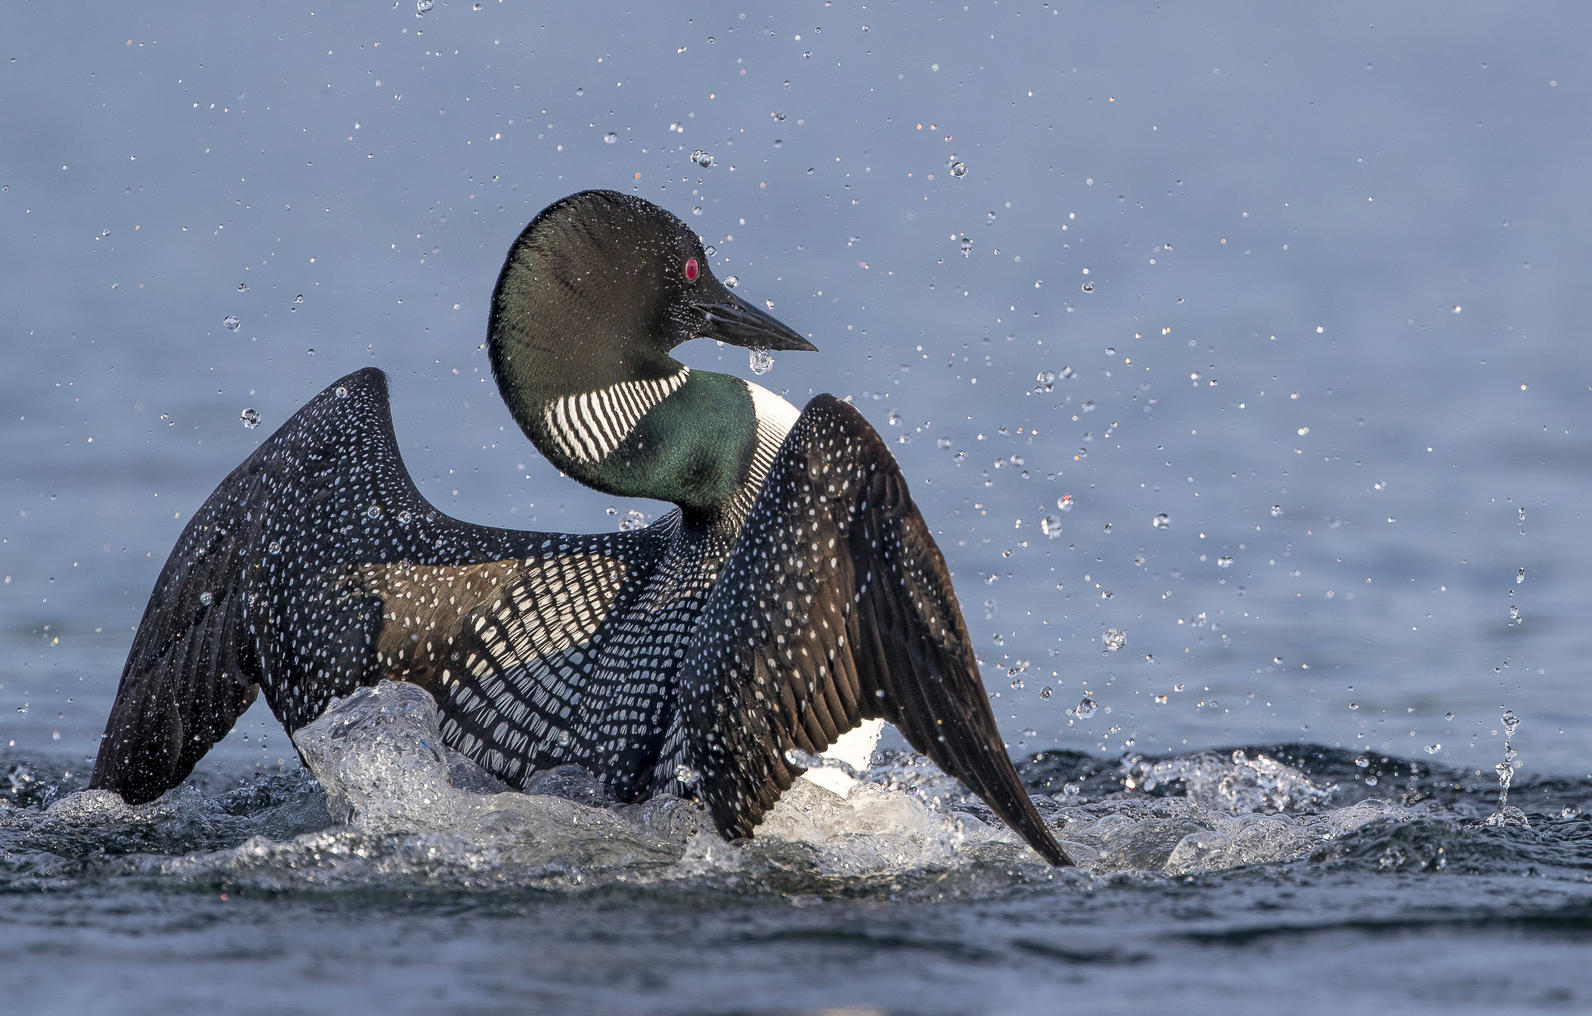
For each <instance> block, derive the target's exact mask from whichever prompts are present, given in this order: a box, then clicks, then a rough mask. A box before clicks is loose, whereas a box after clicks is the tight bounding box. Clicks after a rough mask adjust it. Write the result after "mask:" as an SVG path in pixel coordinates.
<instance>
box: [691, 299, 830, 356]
mask: <svg viewBox="0 0 1592 1016" xmlns="http://www.w3.org/2000/svg"><path fill="white" fill-rule="evenodd" d="M700 307H701V309H702V310H703V311H704V312H705V313H706V314H707V323H706V324H705V325H703V327H702V331H701V333H700V337H701V338H704V339H718V340H719V341H720V342H728V343H730V344H731V345H732V346H745V347H747V348H749V349H770V350H781V349H790V350H800V351H802V352H806V353H815V352H817V351H818V347H817V346H815V345H813V344H812V343H811V342H808V341H807V340H806V339H804V338H802V337H801V336H800V335H797V334H796V333H795V332H794V331H792V330H791V329H790V328H789V327H787V326H786V325H785V324H783V323H782V322H781V321H780V320H779V319H778V318H776V317H775V316H774V315H772V314H770V313H769V312H768V311H766V310H763V309H761V308H759V307H754V306H753V305H752V304H749V303H747V302H746V301H745V300H743V299H741V298H740V297H738V296H736V295H735V294H734V293H732V292H730V291H729V290H728V289H726V290H724V298H723V299H721V300H719V301H718V302H716V303H705V304H701V305H700Z"/></svg>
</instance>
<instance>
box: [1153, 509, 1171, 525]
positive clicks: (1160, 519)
mask: <svg viewBox="0 0 1592 1016" xmlns="http://www.w3.org/2000/svg"><path fill="white" fill-rule="evenodd" d="M1171 524H1172V519H1171V517H1170V516H1168V515H1167V514H1166V512H1162V513H1161V514H1159V515H1157V516H1156V517H1155V518H1153V519H1151V520H1150V525H1152V526H1154V527H1155V528H1157V529H1165V528H1166V527H1167V526H1170V525H1171Z"/></svg>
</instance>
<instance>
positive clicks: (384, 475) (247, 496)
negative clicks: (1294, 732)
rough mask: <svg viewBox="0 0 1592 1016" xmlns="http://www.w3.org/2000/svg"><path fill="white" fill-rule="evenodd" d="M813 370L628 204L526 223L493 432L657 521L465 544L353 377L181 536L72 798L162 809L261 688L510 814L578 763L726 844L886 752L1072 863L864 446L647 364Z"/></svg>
mask: <svg viewBox="0 0 1592 1016" xmlns="http://www.w3.org/2000/svg"><path fill="white" fill-rule="evenodd" d="M697 336H703V337H710V338H717V339H719V340H721V341H724V342H730V343H734V344H737V345H743V346H750V347H761V348H768V349H786V350H794V349H800V350H811V349H813V348H814V347H813V346H812V345H811V344H809V343H808V342H807V341H806V340H805V339H803V338H802V337H801V336H799V335H797V334H796V333H795V332H793V331H791V330H790V329H789V328H787V327H786V326H785V325H783V324H781V323H780V322H778V321H777V320H775V319H774V318H773V317H771V316H770V315H768V314H767V313H765V312H763V311H762V310H760V309H758V308H756V307H754V306H752V305H750V304H748V303H746V302H745V301H743V300H741V299H740V298H739V297H737V296H735V295H734V294H733V293H731V292H730V291H729V290H728V289H727V288H725V286H724V285H723V284H722V283H720V282H719V281H718V280H717V279H716V278H714V277H713V275H712V273H711V271H710V270H709V268H708V263H707V255H706V253H705V252H704V249H703V247H702V244H701V241H700V240H699V239H698V238H697V236H696V235H695V234H694V233H692V232H691V231H690V230H689V229H688V228H687V227H686V226H685V224H684V223H682V222H681V221H680V220H679V219H677V218H676V217H675V216H673V215H672V214H670V213H669V212H667V211H664V210H663V209H661V208H658V207H657V206H656V205H653V204H651V203H649V202H647V201H645V200H643V199H641V198H638V197H634V196H631V195H625V194H620V193H616V192H612V191H586V192H582V193H580V194H576V195H573V196H571V197H569V198H565V199H564V200H562V201H560V202H557V203H555V204H554V205H552V206H550V207H549V208H547V209H546V210H544V211H543V212H542V213H541V214H539V215H538V216H537V217H536V218H535V219H534V220H533V221H532V222H531V224H530V225H528V226H527V227H526V228H525V230H524V232H522V233H521V234H520V236H519V238H518V239H517V240H516V241H515V243H514V245H513V247H512V248H511V249H510V252H509V255H508V258H507V260H506V262H505V264H504V266H503V270H502V273H501V275H500V276H499V279H498V283H497V287H496V289H495V290H494V292H493V297H492V311H491V323H490V326H489V334H488V351H489V356H490V359H491V365H492V372H493V375H494V377H495V378H496V381H497V384H498V387H499V390H500V392H501V393H502V395H503V397H504V400H505V402H507V404H508V406H509V409H510V411H511V412H512V413H513V415H514V418H515V420H516V421H517V422H518V423H519V425H520V427H521V429H522V430H524V432H525V433H526V435H527V436H528V437H529V438H530V439H531V441H532V442H533V443H534V444H535V445H536V447H537V448H538V449H539V450H540V451H541V452H542V453H543V454H544V455H546V456H547V457H548V459H550V460H551V461H552V462H553V463H554V464H555V465H557V466H558V467H559V468H560V469H562V470H563V471H564V472H566V473H568V474H569V475H570V476H572V477H574V478H575V479H577V480H579V481H580V482H582V483H585V484H587V485H588V486H591V487H595V488H597V489H599V490H603V491H606V492H609V493H613V494H616V495H623V496H636V497H651V498H657V499H661V500H666V501H671V502H673V503H674V504H676V505H677V506H678V510H676V511H674V512H671V513H669V514H668V515H666V516H665V517H664V518H662V519H660V520H659V521H658V522H656V523H654V524H652V525H650V526H648V527H646V528H642V529H637V530H632V531H625V532H617V533H612V532H611V533H602V534H593V535H580V534H562V533H533V532H518V531H514V530H508V529H498V528H492V527H487V526H477V525H472V524H470V523H467V522H461V521H459V520H457V519H453V518H450V517H448V516H447V515H445V514H443V513H441V512H439V511H438V510H436V509H435V508H433V507H432V506H431V505H430V504H429V503H428V502H427V501H426V500H425V498H424V497H422V496H421V494H420V492H419V491H418V490H417V489H416V488H415V485H414V482H413V480H411V478H410V476H409V474H408V471H407V470H406V469H405V467H404V464H403V460H402V458H401V457H400V455H399V451H398V445H397V441H396V438H395V436H394V432H393V424H392V416H391V412H390V409H389V406H388V397H387V383H386V378H385V376H384V375H383V374H382V373H381V372H380V371H379V370H376V369H374V368H367V369H365V370H361V371H357V372H355V373H353V374H350V375H348V376H347V377H344V378H342V379H340V380H338V381H337V382H335V383H334V384H333V385H331V386H330V387H328V388H327V389H326V390H325V391H322V392H321V393H320V394H319V395H317V396H315V397H314V398H313V399H311V400H310V402H309V403H308V404H307V405H305V406H304V407H303V408H301V409H300V410H299V411H298V412H297V413H296V414H294V415H293V417H292V418H290V419H289V420H288V421H287V422H286V423H285V424H284V425H283V426H282V427H281V429H279V430H278V431H277V432H276V433H275V434H273V435H272V436H271V437H270V438H269V439H268V440H266V441H265V442H264V443H263V444H262V445H261V446H260V447H259V448H258V449H257V450H256V451H255V452H254V454H252V455H250V456H249V458H248V459H247V460H245V461H244V462H243V464H242V465H240V466H238V468H237V469H235V470H234V471H233V472H232V474H231V475H229V476H228V477H227V478H226V479H225V480H224V481H222V483H221V485H220V486H219V487H217V488H216V490H215V492H214V493H213V494H211V496H210V498H209V500H207V501H206V502H205V504H204V505H203V506H202V507H201V508H200V509H199V511H198V512H196V513H195V514H194V516H193V517H192V519H190V521H189V523H188V525H187V527H186V528H185V529H184V530H183V533H182V535H181V537H180V538H179V539H178V542H177V545H176V547H175V548H174V549H173V551H172V554H171V557H170V558H169V559H168V560H167V562H166V566H165V568H164V569H163V570H162V572H161V574H160V577H159V579H158V580H157V581H156V584H155V589H154V593H153V594H152V595H151V597H150V601H149V605H148V607H147V608H146V609H145V611H144V617H143V620H142V622H141V623H140V625H139V628H138V632H137V634H136V635H135V636H134V639H133V645H132V649H131V652H130V653H129V655H128V659H127V665H126V668H125V669H124V671H123V673H122V679H121V684H120V687H119V688H118V691H117V695H116V701H115V704H114V705H113V706H112V709H111V714H110V719H109V720H108V722H107V724H106V729H105V735H104V738H103V740H102V742H101V746H100V752H99V756H98V759H97V761H96V762H95V766H94V773H93V776H92V779H91V786H94V787H101V788H105V789H110V790H115V791H117V792H118V793H120V794H121V795H122V796H123V797H124V798H126V799H127V800H128V801H130V802H133V803H138V802H142V801H147V800H151V799H153V798H155V797H157V796H159V795H160V794H161V793H163V792H165V791H166V790H168V789H169V788H171V787H173V786H175V785H177V784H178V783H180V782H181V781H182V780H183V779H184V778H186V777H187V775H188V774H189V773H190V772H192V770H193V767H194V766H195V764H197V762H198V761H199V759H200V758H202V757H203V756H204V754H205V753H206V752H207V751H208V750H209V749H210V747H211V746H212V745H213V744H215V743H216V742H217V741H218V740H220V739H221V737H222V736H224V735H225V734H226V733H227V731H229V730H230V729H231V728H232V726H233V724H234V722H235V721H236V719H237V717H238V716H239V715H241V714H242V712H243V711H244V710H245V709H246V708H247V707H248V706H249V704H250V703H251V702H252V701H253V700H254V698H255V696H256V695H257V694H258V693H259V692H260V691H262V690H263V691H264V693H265V697H266V701H267V702H268V703H269V705H270V707H271V711H272V712H273V713H274V714H275V715H276V717H277V718H278V719H279V720H280V721H281V722H282V724H283V725H284V726H285V727H286V728H287V729H288V731H289V733H292V732H293V731H296V730H297V729H299V728H300V727H303V726H305V725H307V724H308V723H310V722H311V721H313V720H314V719H315V718H316V717H317V716H319V715H320V714H321V712H322V711H323V710H324V709H325V708H326V707H327V705H328V704H329V703H330V701H331V699H332V698H333V697H334V696H341V695H346V694H348V693H350V692H352V691H353V690H354V689H356V688H358V687H360V686H363V685H369V684H374V683H375V682H377V681H378V680H380V679H382V678H394V679H398V680H403V681H409V682H412V683H415V684H418V685H420V686H422V687H424V688H426V689H427V690H428V691H430V692H431V694H432V695H433V696H434V697H435V698H436V700H437V702H438V704H439V706H440V707H441V710H442V714H443V726H442V731H443V737H444V740H445V741H447V742H448V744H449V745H450V746H452V747H453V748H455V749H457V750H458V751H460V752H462V753H463V754H465V755H466V756H468V757H470V758H471V759H473V760H474V761H475V762H476V763H478V764H479V765H481V766H482V767H483V768H485V769H487V770H488V771H490V772H492V773H493V774H495V775H496V776H498V777H500V778H501V779H503V780H505V781H506V782H508V783H509V784H511V785H516V786H521V785H523V784H524V783H525V781H526V780H527V779H528V778H529V776H530V775H531V774H532V773H533V772H534V771H536V770H538V769H543V768H546V767H550V766H554V765H559V764H564V763H574V764H578V765H580V766H582V767H584V768H586V769H588V770H590V771H591V772H593V773H594V774H596V775H597V776H598V777H599V779H601V780H602V782H603V784H604V786H605V788H606V790H607V792H608V793H609V795H610V796H612V797H613V798H615V799H617V800H638V799H642V798H645V797H648V796H651V795H654V794H659V793H665V792H667V793H675V794H681V795H684V796H696V797H699V798H701V799H702V800H703V802H704V803H705V804H706V805H707V807H708V809H709V810H710V812H711V813H712V816H713V819H714V822H715V824H716V825H717V827H718V829H719V831H720V833H722V834H723V835H725V836H726V837H736V836H748V835H750V834H751V832H752V830H753V827H754V826H756V824H757V823H758V822H759V820H760V819H761V818H762V816H763V814H764V813H765V812H766V811H767V810H768V809H769V808H770V807H772V805H773V803H774V801H775V800H776V799H777V798H778V797H779V795H780V794H781V793H782V792H783V791H784V790H786V789H787V788H789V786H790V785H791V782H792V780H793V779H795V778H796V776H798V775H800V774H801V772H802V769H801V767H800V766H798V765H796V764H795V763H794V762H793V761H792V759H794V758H798V757H799V756H798V755H796V753H795V752H793V751H792V749H797V750H799V751H802V752H808V753H817V752H822V751H824V750H825V749H827V748H829V747H830V746H831V745H833V744H834V743H835V741H836V740H837V739H838V738H840V737H841V736H842V735H843V734H845V733H846V732H847V731H848V730H851V729H853V728H855V727H857V726H858V725H859V724H860V723H862V722H863V721H865V720H869V719H882V720H889V721H890V722H892V723H894V724H895V725H896V726H897V727H898V728H899V729H900V731H901V733H902V734H903V735H904V736H905V737H906V739H907V741H908V742H909V743H911V744H912V745H913V746H914V747H915V748H916V749H917V750H919V751H921V752H923V753H925V754H926V755H928V756H929V757H930V758H932V759H933V760H934V761H935V762H936V763H937V764H938V765H939V766H940V767H941V768H943V769H944V770H945V771H946V772H948V773H949V774H951V775H952V776H955V777H956V778H957V779H959V780H961V781H962V782H963V783H964V784H966V785H967V786H968V787H969V788H970V789H971V790H972V791H973V792H974V793H976V794H977V795H978V796H979V797H980V798H982V799H983V800H984V801H985V802H986V803H987V804H989V806H990V807H991V808H992V809H994V811H995V813H996V814H997V815H999V816H1000V817H1001V819H1002V820H1004V821H1005V822H1006V823H1007V824H1008V825H1010V826H1011V827H1012V828H1013V829H1014V830H1016V831H1017V832H1018V834H1020V835H1021V836H1022V837H1023V839H1024V840H1026V841H1027V842H1028V843H1029V844H1030V845H1031V846H1032V847H1033V848H1034V849H1035V850H1036V851H1038V852H1039V853H1040V854H1041V855H1043V856H1044V857H1045V858H1046V859H1047V860H1049V861H1051V862H1052V863H1056V864H1065V863H1068V861H1067V858H1066V855H1065V854H1063V853H1062V851H1061V849H1060V847H1058V846H1057V844H1056V842H1055V840H1054V839H1053V838H1052V837H1051V835H1050V833H1049V831H1048V830H1047V829H1046V828H1045V826H1044V823H1043V822H1042V821H1041V819H1040V818H1039V816H1038V814H1037V813H1036V812H1035V810H1034V806H1033V803H1032V802H1031V801H1030V800H1029V798H1028V795H1027V793H1026V792H1025V791H1024V789H1023V786H1022V783H1021V782H1020V780H1019V779H1018V777H1017V774H1016V772H1015V771H1014V769H1013V767H1012V764H1011V760H1010V759H1009V758H1008V757H1007V755H1006V752H1005V749H1004V747H1003V746H1002V742H1001V739H1000V734H999V731H998V729H997V727H996V724H995V719H994V716H993V714H992V713H991V711H990V706H989V700H988V698H987V696H986V693H985V691H984V688H983V685H982V683H981V682H980V680H979V677H978V669H977V665H976V662H975V659H974V654H973V649H972V646H971V644H970V642H969V639H968V634H967V629H966V625H965V623H964V621H963V619H962V615H961V611H960V608H959V607H958V605H957V601H956V596H955V594H954V592H953V591H952V589H951V582H950V578H949V576H948V574H947V572H946V568H945V562H944V560H943V558H942V557H941V555H940V553H939V550H938V548H937V547H936V546H935V544H934V540H933V538H932V536H931V535H930V533H929V530H928V528H927V526H926V525H925V524H924V522H923V519H922V517H921V516H920V515H919V513H918V510H917V508H916V507H915V506H914V505H913V503H912V499H911V497H910V496H909V494H908V491H907V483H906V480H905V478H904V477H903V476H902V475H901V472H900V470H899V468H898V467H897V465H896V463H895V460H894V458H893V457H892V456H891V454H890V452H889V449H888V448H887V447H886V446H885V444H884V442H883V440H882V439H881V438H880V437H879V435H878V434H877V433H875V431H874V430H873V428H872V427H870V426H869V425H868V423H867V421H865V420H864V419H863V418H862V416H861V415H860V414H859V413H858V412H857V411H856V410H855V409H853V408H852V407H851V406H849V405H847V404H846V403H844V402H842V401H840V400H838V399H835V398H834V397H832V396H828V395H819V396H817V397H815V398H814V399H813V400H812V401H811V402H809V403H808V404H807V406H806V408H805V409H803V410H801V411H800V412H798V411H797V410H796V408H795V407H794V406H792V405H790V404H789V403H787V402H786V401H785V400H783V399H781V398H779V397H778V396H777V395H774V394H773V393H771V392H769V391H767V390H765V389H763V388H761V387H759V386H757V385H754V384H751V383H749V382H746V381H743V380H741V379H739V378H735V377H731V376H728V375H723V374H716V373H713V372H710V371H700V370H693V369H691V368H688V367H686V366H684V365H682V364H680V363H679V362H678V361H676V360H675V359H674V358H673V357H672V356H670V355H669V354H670V350H672V349H673V348H674V347H675V346H676V345H678V344H680V343H681V342H684V341H685V340H687V339H689V338H693V337H697Z"/></svg>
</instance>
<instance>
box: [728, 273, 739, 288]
mask: <svg viewBox="0 0 1592 1016" xmlns="http://www.w3.org/2000/svg"><path fill="white" fill-rule="evenodd" d="M740 284H741V277H740V276H739V275H726V276H725V277H724V288H725V289H734V288H735V287H737V286H739V285H740Z"/></svg>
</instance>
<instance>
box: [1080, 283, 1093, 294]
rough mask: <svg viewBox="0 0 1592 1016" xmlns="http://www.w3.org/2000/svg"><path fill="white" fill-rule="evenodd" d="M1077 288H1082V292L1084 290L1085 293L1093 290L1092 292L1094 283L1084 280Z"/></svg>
mask: <svg viewBox="0 0 1592 1016" xmlns="http://www.w3.org/2000/svg"><path fill="white" fill-rule="evenodd" d="M1079 288H1081V289H1082V290H1083V291H1084V292H1085V293H1093V292H1094V283H1092V282H1085V283H1084V284H1083V285H1082V286H1081V287H1079Z"/></svg>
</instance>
